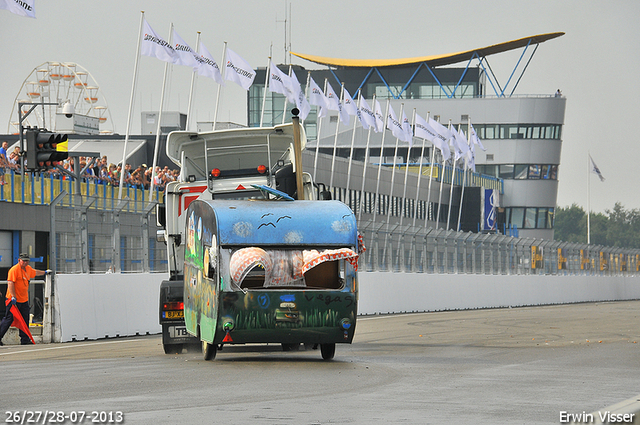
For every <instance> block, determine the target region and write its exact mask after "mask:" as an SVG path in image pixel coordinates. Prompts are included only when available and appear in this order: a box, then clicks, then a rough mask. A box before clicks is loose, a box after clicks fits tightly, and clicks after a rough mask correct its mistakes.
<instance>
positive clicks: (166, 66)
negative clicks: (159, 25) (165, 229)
mask: <svg viewBox="0 0 640 425" xmlns="http://www.w3.org/2000/svg"><path fill="white" fill-rule="evenodd" d="M172 38H173V22H172V23H171V25H170V26H169V45H171V39H172ZM168 72H169V62H165V63H164V76H163V77H162V92H161V94H160V111H159V112H158V125H157V126H156V144H155V146H154V148H153V163H152V164H151V182H150V183H149V203H151V201H153V187H154V180H155V179H154V177H155V173H156V163H157V162H158V150H159V147H160V131H161V128H162V127H161V123H162V110H163V109H164V92H165V88H166V86H167V74H168Z"/></svg>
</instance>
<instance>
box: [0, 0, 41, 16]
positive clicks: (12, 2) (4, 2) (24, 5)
mask: <svg viewBox="0 0 640 425" xmlns="http://www.w3.org/2000/svg"><path fill="white" fill-rule="evenodd" d="M34 2H35V0H0V9H5V10H8V11H9V12H11V13H15V14H16V15H20V16H26V17H27V18H35V17H36V9H35V5H34Z"/></svg>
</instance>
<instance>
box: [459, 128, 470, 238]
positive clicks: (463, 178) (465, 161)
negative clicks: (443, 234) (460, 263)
mask: <svg viewBox="0 0 640 425" xmlns="http://www.w3.org/2000/svg"><path fill="white" fill-rule="evenodd" d="M467 119H468V121H467V122H468V126H467V145H469V149H471V118H470V117H468V118H467ZM468 167H469V158H465V159H464V175H463V176H462V191H461V193H460V207H459V208H458V227H456V232H459V231H460V219H461V218H462V201H463V199H464V185H465V184H466V182H467V168H468Z"/></svg>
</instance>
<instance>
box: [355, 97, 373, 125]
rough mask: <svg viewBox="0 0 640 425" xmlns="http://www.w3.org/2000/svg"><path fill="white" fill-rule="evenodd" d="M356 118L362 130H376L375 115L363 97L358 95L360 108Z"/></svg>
mask: <svg viewBox="0 0 640 425" xmlns="http://www.w3.org/2000/svg"><path fill="white" fill-rule="evenodd" d="M358 118H359V119H360V122H361V123H362V128H364V129H365V130H368V129H369V128H370V127H373V129H374V130H376V114H375V112H373V109H371V107H370V106H369V104H368V103H367V100H366V99H365V98H364V96H362V95H360V108H359V109H358Z"/></svg>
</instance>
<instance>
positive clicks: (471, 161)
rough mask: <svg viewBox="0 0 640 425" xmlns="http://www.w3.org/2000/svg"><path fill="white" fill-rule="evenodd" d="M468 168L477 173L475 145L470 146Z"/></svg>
mask: <svg viewBox="0 0 640 425" xmlns="http://www.w3.org/2000/svg"><path fill="white" fill-rule="evenodd" d="M467 168H468V169H470V170H472V171H473V172H474V173H475V171H476V148H475V144H473V143H471V144H470V145H469V151H468V152H467Z"/></svg>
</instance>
